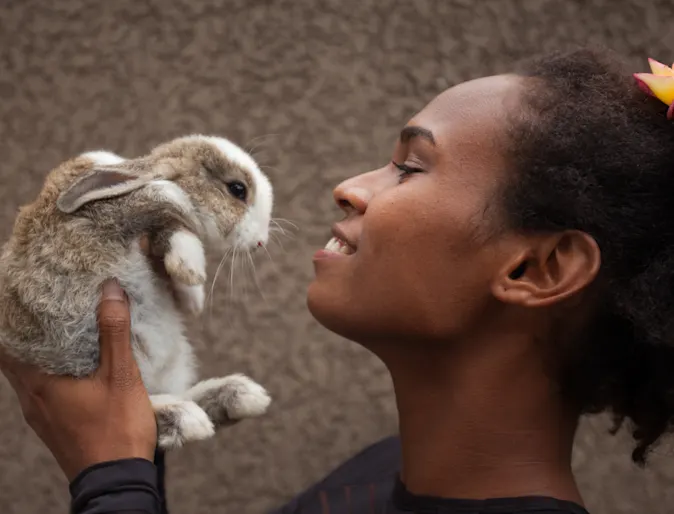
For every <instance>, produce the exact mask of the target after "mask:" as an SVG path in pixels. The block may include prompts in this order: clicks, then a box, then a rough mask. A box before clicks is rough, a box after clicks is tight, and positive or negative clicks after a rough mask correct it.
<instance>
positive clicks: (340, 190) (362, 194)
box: [333, 177, 372, 214]
mask: <svg viewBox="0 0 674 514" xmlns="http://www.w3.org/2000/svg"><path fill="white" fill-rule="evenodd" d="M333 195H334V197H335V202H336V203H337V205H338V206H339V208H340V209H342V210H343V211H344V212H345V213H347V214H351V213H358V214H363V213H364V212H365V211H366V210H367V205H368V203H369V202H370V199H371V198H372V191H371V189H368V188H367V187H364V186H363V185H361V184H359V183H358V177H355V178H352V179H349V180H345V181H344V182H342V183H341V184H340V185H338V186H337V187H336V188H335V190H334V192H333Z"/></svg>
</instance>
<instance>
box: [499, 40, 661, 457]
mask: <svg viewBox="0 0 674 514" xmlns="http://www.w3.org/2000/svg"><path fill="white" fill-rule="evenodd" d="M518 74H519V75H521V76H524V77H526V79H525V81H524V82H525V84H526V86H525V92H524V94H523V99H522V110H521V112H520V113H518V114H517V115H516V117H515V119H513V120H512V121H513V123H512V124H511V126H512V131H511V134H510V135H511V144H510V148H511V151H510V160H511V162H512V164H513V169H514V171H515V173H514V175H513V180H512V181H510V182H509V184H508V187H507V190H506V202H505V206H506V209H507V212H508V214H509V219H510V221H511V223H512V224H513V226H514V227H515V228H516V229H519V230H522V231H558V230H567V229H576V230H581V231H584V232H586V233H588V234H590V235H591V236H593V237H594V238H595V240H596V241H597V243H598V245H599V247H600V249H601V259H602V264H601V270H600V275H599V277H598V279H597V282H598V283H599V284H601V286H600V292H599V304H600V305H599V307H598V309H597V313H596V315H595V316H594V318H593V320H592V321H591V322H590V324H589V327H587V330H586V331H585V334H586V335H587V337H586V338H585V337H583V341H582V342H583V344H582V345H581V346H582V351H580V352H579V353H580V354H581V356H580V357H578V358H577V359H575V360H574V361H573V366H572V368H571V369H570V370H569V373H568V377H566V382H567V383H566V384H565V385H566V387H567V388H568V393H569V395H570V399H571V400H573V401H574V402H576V404H577V405H578V406H579V407H580V409H581V410H582V412H584V413H594V412H600V411H605V410H608V411H610V412H612V413H613V414H614V415H615V416H616V420H617V422H618V423H617V425H616V430H617V428H618V427H619V426H620V424H622V422H623V421H625V420H628V421H630V422H631V425H632V427H633V429H632V433H633V436H634V438H635V440H636V442H637V444H636V448H635V450H634V451H633V454H632V458H633V460H634V461H635V462H637V463H640V464H643V463H644V461H645V458H646V455H647V452H648V450H649V449H650V448H651V447H652V445H653V443H655V442H656V441H657V440H658V439H659V438H660V436H661V435H663V434H664V433H665V432H666V431H667V430H668V429H670V428H672V427H674V122H672V121H668V120H667V117H666V112H667V106H666V105H665V104H663V103H662V102H660V101H659V100H657V99H654V98H651V97H649V96H648V95H646V94H645V93H643V92H642V91H641V90H640V89H639V88H638V86H637V84H636V80H635V79H634V78H633V76H632V74H631V73H629V72H627V71H626V69H624V67H623V64H622V62H621V60H620V59H618V58H617V57H615V56H614V55H613V54H612V53H610V52H608V51H605V50H596V49H576V50H572V51H567V52H561V53H556V54H552V55H546V56H544V57H541V58H537V59H535V60H533V61H529V62H526V63H524V64H523V65H522V67H521V69H519V70H518Z"/></svg>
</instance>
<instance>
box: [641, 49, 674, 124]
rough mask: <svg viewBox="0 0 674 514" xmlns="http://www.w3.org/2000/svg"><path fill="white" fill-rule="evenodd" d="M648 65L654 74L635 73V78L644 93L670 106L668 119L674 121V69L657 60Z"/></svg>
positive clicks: (651, 60) (649, 61)
mask: <svg viewBox="0 0 674 514" xmlns="http://www.w3.org/2000/svg"><path fill="white" fill-rule="evenodd" d="M648 64H650V66H651V71H652V72H653V73H635V74H634V78H635V79H637V83H638V84H639V87H640V88H641V90H642V91H644V92H645V93H646V94H648V95H650V96H653V97H655V98H657V99H658V100H660V101H661V102H663V103H665V104H667V105H669V109H668V110H667V119H668V120H674V69H672V68H670V67H669V66H667V65H666V64H662V63H661V62H658V61H656V60H655V59H648ZM673 67H674V66H673Z"/></svg>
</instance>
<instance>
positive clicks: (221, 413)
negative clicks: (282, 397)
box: [185, 374, 271, 425]
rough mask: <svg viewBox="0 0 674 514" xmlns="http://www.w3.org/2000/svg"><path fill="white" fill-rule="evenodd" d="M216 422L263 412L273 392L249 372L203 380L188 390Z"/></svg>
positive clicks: (219, 423)
mask: <svg viewBox="0 0 674 514" xmlns="http://www.w3.org/2000/svg"><path fill="white" fill-rule="evenodd" d="M185 396H186V397H188V398H189V399H191V400H193V401H194V402H196V403H197V405H199V407H201V408H202V409H203V410H204V411H205V412H206V414H208V417H209V418H210V419H211V420H212V421H213V423H215V424H216V425H222V424H226V423H228V422H233V421H238V420H240V419H243V418H253V417H257V416H261V415H262V414H264V413H265V412H267V408H268V407H269V404H270V403H271V397H270V396H269V393H267V391H266V390H265V388H264V387H262V386H261V385H260V384H258V383H257V382H255V381H253V380H251V379H250V378H248V377H247V376H245V375H241V374H236V375H229V376H226V377H223V378H210V379H208V380H203V381H201V382H199V383H198V384H197V385H195V386H194V387H192V388H191V389H190V390H189V391H187V393H186V394H185Z"/></svg>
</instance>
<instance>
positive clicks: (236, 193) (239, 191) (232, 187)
mask: <svg viewBox="0 0 674 514" xmlns="http://www.w3.org/2000/svg"><path fill="white" fill-rule="evenodd" d="M227 189H229V192H230V193H232V196H233V197H234V198H238V199H239V200H241V201H242V202H245V201H246V192H247V189H246V186H245V185H243V184H242V183H241V182H239V181H238V180H234V181H233V182H228V183H227Z"/></svg>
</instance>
